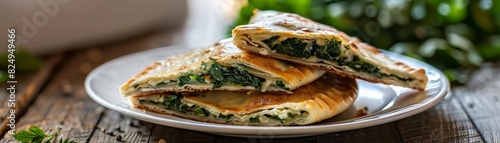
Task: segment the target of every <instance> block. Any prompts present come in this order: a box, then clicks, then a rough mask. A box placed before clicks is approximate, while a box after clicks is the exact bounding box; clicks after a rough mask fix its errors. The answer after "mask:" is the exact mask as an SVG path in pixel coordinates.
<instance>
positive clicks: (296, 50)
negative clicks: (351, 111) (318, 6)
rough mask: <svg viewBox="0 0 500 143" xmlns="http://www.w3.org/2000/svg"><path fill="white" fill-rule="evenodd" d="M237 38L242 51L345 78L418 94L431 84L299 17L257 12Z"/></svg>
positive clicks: (416, 72) (238, 30) (337, 33)
mask: <svg viewBox="0 0 500 143" xmlns="http://www.w3.org/2000/svg"><path fill="white" fill-rule="evenodd" d="M233 37H234V43H235V44H236V45H237V46H238V47H239V48H241V49H242V50H245V51H250V52H254V53H258V54H261V55H265V56H269V57H273V58H279V59H283V60H288V61H292V62H295V63H300V64H303V65H307V66H312V67H319V68H321V69H323V70H326V71H328V72H331V73H335V74H339V75H343V76H349V77H356V78H360V79H364V80H367V81H371V82H378V83H385V84H392V85H398V86H404V87H410V88H416V89H419V90H423V89H425V87H426V84H427V77H426V75H425V70H423V69H415V68H412V67H409V66H407V65H406V64H404V63H401V62H398V61H393V60H391V59H389V58H387V57H386V56H385V55H384V54H383V53H382V52H381V51H379V50H378V49H377V48H374V47H372V46H370V45H368V44H366V43H362V42H361V41H360V40H359V39H356V38H351V37H349V36H348V35H346V34H345V33H343V32H341V31H338V30H337V29H335V28H332V27H329V26H326V25H322V24H319V23H316V22H314V21H312V20H309V19H307V18H304V17H301V16H299V15H296V14H290V13H282V12H276V11H260V12H259V11H256V13H255V15H254V16H253V17H252V19H251V20H250V24H247V25H240V26H237V27H236V28H234V29H233Z"/></svg>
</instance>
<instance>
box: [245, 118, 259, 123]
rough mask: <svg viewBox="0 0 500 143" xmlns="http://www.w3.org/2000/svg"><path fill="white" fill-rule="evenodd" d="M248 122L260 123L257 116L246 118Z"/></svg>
mask: <svg viewBox="0 0 500 143" xmlns="http://www.w3.org/2000/svg"><path fill="white" fill-rule="evenodd" d="M248 121H250V123H260V121H259V116H257V117H253V118H250V119H248Z"/></svg>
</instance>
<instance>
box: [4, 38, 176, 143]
mask: <svg viewBox="0 0 500 143" xmlns="http://www.w3.org/2000/svg"><path fill="white" fill-rule="evenodd" d="M172 36H173V33H172V32H168V31H166V32H161V33H149V34H148V35H142V36H141V37H135V38H136V39H135V40H125V41H120V42H117V43H111V44H108V45H103V46H102V47H100V48H99V47H94V48H87V49H80V50H75V51H71V52H70V54H69V55H68V59H64V63H63V64H62V65H61V67H60V68H59V70H57V71H56V72H55V76H54V77H53V78H51V79H50V80H49V82H48V84H47V86H46V88H44V89H43V90H42V92H40V95H39V96H38V98H37V100H36V101H35V102H33V104H32V105H31V106H30V107H29V108H28V109H27V112H26V113H25V114H24V116H23V117H21V118H20V119H19V118H18V122H17V127H16V129H17V130H25V129H27V128H29V127H31V126H40V127H41V128H43V129H44V130H46V131H57V132H59V135H60V137H64V138H71V139H72V140H75V141H77V142H87V141H89V140H90V137H91V136H92V133H94V127H95V126H96V125H97V122H98V121H99V119H100V118H101V116H102V114H103V112H102V109H101V111H98V110H96V109H99V107H101V106H100V105H98V104H97V103H96V102H94V101H93V100H91V99H90V98H89V97H88V96H87V94H86V92H85V89H84V86H83V83H84V79H85V77H86V75H87V74H88V73H89V72H90V71H91V70H92V69H93V68H95V67H96V66H98V65H100V64H102V63H104V62H105V61H108V60H111V59H114V58H116V57H118V56H122V55H124V54H128V53H132V52H136V51H140V50H144V49H149V48H152V47H158V46H161V45H165V44H167V43H168V41H169V39H170V38H171V37H172ZM169 37H170V38H169ZM159 39H164V40H159ZM158 41H163V42H158ZM11 141H13V139H12V137H10V136H9V137H6V138H4V139H2V140H1V141H0V142H11Z"/></svg>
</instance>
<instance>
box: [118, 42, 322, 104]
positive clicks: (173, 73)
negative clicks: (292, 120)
mask: <svg viewBox="0 0 500 143" xmlns="http://www.w3.org/2000/svg"><path fill="white" fill-rule="evenodd" d="M214 60H215V61H216V62H217V63H219V64H221V65H223V66H233V67H237V66H239V65H244V66H246V67H248V68H249V69H245V70H247V71H248V70H254V71H255V72H257V73H260V74H262V75H255V76H259V77H271V78H272V80H275V79H278V80H282V81H283V82H284V84H285V85H287V87H288V88H289V89H291V90H293V89H295V88H298V87H300V86H302V85H304V84H308V83H310V82H312V81H314V80H315V79H317V78H319V77H320V76H321V75H323V74H324V73H325V72H324V71H322V70H319V69H316V68H310V67H306V66H302V65H297V64H293V63H289V62H286V61H281V60H277V59H274V58H268V57H263V56H260V55H258V54H253V53H248V52H245V51H242V50H240V49H239V48H237V47H236V46H235V45H234V44H233V43H232V39H224V40H221V41H219V42H217V43H215V44H214V45H212V46H210V47H207V48H204V49H200V50H197V51H194V52H189V53H185V54H182V55H178V56H175V57H171V58H168V59H166V60H164V61H160V62H155V63H154V64H152V65H150V66H148V67H147V68H146V69H144V70H143V71H141V72H140V73H139V74H137V75H135V76H134V77H133V78H131V79H130V80H128V81H127V82H125V83H124V84H123V85H122V86H121V87H120V92H121V93H122V94H123V95H125V96H129V95H135V94H150V93H161V92H168V91H176V92H196V91H207V90H214V89H213V88H212V84H206V85H198V84H185V85H183V86H182V87H179V86H176V85H170V86H168V87H165V85H164V87H162V89H160V88H151V87H150V86H155V85H156V83H159V82H162V81H170V80H178V77H179V76H183V75H186V74H207V73H208V70H207V69H203V67H202V63H213V62H214ZM248 72H251V71H248ZM273 84H274V83H273ZM136 85H147V86H146V87H147V88H146V89H142V88H139V89H136V88H134V86H136ZM215 90H223V91H250V90H257V91H259V90H258V89H255V88H253V87H251V86H234V85H223V86H222V87H220V88H216V89H215ZM260 91H262V92H272V93H287V94H291V93H292V92H291V91H287V90H284V89H281V88H277V87H271V88H262V89H261V90H260Z"/></svg>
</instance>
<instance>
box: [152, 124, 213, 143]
mask: <svg viewBox="0 0 500 143" xmlns="http://www.w3.org/2000/svg"><path fill="white" fill-rule="evenodd" d="M214 139H215V136H214V135H211V134H207V133H202V132H196V131H190V130H184V129H177V128H172V127H167V126H162V125H155V126H154V128H153V133H152V135H151V139H150V142H152V143H157V142H160V140H162V142H163V141H165V142H167V143H213V142H214Z"/></svg>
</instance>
